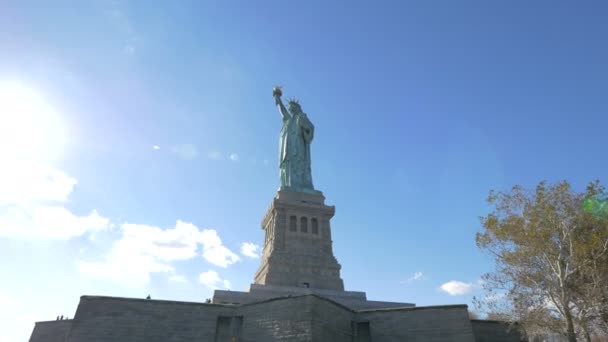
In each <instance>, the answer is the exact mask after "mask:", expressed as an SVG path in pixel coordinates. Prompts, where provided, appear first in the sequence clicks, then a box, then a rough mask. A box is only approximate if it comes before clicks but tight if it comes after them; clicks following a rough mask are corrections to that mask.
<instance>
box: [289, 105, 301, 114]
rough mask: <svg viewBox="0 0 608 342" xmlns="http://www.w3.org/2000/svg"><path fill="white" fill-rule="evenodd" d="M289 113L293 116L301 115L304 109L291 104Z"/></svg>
mask: <svg viewBox="0 0 608 342" xmlns="http://www.w3.org/2000/svg"><path fill="white" fill-rule="evenodd" d="M289 111H290V112H291V113H292V114H296V115H297V114H300V113H301V112H302V108H301V107H300V106H299V105H297V104H295V103H290V104H289Z"/></svg>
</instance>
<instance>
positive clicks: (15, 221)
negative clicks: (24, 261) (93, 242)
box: [0, 162, 110, 240]
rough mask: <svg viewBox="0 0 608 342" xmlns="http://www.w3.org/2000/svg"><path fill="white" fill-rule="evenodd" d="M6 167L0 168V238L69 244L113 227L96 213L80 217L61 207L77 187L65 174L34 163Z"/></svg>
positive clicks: (19, 163)
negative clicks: (86, 235) (56, 241)
mask: <svg viewBox="0 0 608 342" xmlns="http://www.w3.org/2000/svg"><path fill="white" fill-rule="evenodd" d="M7 164H8V165H3V166H2V167H1V168H0V189H2V191H0V208H1V209H0V236H6V237H10V238H15V239H28V240H34V239H49V240H67V239H70V238H73V237H78V236H82V235H84V234H85V233H94V232H98V231H103V230H106V229H108V228H109V227H110V226H109V220H108V219H107V218H105V217H102V216H101V215H99V213H98V212H97V211H96V210H92V211H91V212H90V213H89V214H88V215H86V216H78V215H76V214H74V213H73V212H71V211H70V210H68V209H66V208H65V207H64V206H63V205H62V202H66V201H67V200H68V196H69V195H70V193H71V192H72V190H73V188H74V186H75V185H76V183H77V181H76V179H74V178H72V177H70V176H69V175H67V174H66V173H64V172H63V171H61V170H59V169H57V168H54V167H52V166H50V165H46V164H38V163H33V162H15V163H7Z"/></svg>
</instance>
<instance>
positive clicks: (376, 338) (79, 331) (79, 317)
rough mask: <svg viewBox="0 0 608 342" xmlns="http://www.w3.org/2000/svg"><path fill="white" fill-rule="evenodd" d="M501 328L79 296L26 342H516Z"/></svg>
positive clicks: (390, 313)
mask: <svg viewBox="0 0 608 342" xmlns="http://www.w3.org/2000/svg"><path fill="white" fill-rule="evenodd" d="M473 327H475V328H473ZM499 328H502V326H500V325H496V324H493V323H492V324H486V325H484V324H483V323H481V322H478V321H473V323H471V321H470V320H469V319H468V313H467V306H466V305H449V306H436V307H419V308H412V307H402V308H384V309H367V310H353V309H351V308H349V307H346V306H344V305H342V304H340V303H338V302H335V301H333V300H331V299H328V298H325V297H321V296H318V295H316V294H308V295H302V296H293V297H280V298H272V299H268V300H263V301H259V302H254V303H248V304H242V305H225V304H206V303H189V302H175V301H164V300H146V299H129V298H115V297H93V296H83V297H81V300H80V304H79V305H78V309H77V311H76V315H75V316H74V319H73V320H70V321H57V322H39V323H37V324H36V327H35V329H34V331H33V333H32V338H31V339H30V342H49V341H50V342H115V341H121V342H161V341H162V342H164V341H171V342H195V341H196V342H199V341H214V342H234V341H238V342H258V341H264V342H265V341H288V342H317V341H318V342H327V341H337V342H352V341H356V342H372V341H373V342H393V341H394V342H397V341H424V342H443V341H446V342H447V341H449V342H482V341H498V342H502V341H504V342H516V341H520V340H519V339H517V336H516V335H512V334H505V332H504V330H500V329H499ZM475 332H476V333H477V334H478V336H475ZM476 337H477V338H476Z"/></svg>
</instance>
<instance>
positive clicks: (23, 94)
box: [0, 82, 65, 163]
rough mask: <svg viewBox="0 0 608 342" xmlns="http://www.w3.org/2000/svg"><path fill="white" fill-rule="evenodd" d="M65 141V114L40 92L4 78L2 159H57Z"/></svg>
mask: <svg viewBox="0 0 608 342" xmlns="http://www.w3.org/2000/svg"><path fill="white" fill-rule="evenodd" d="M64 144H65V132H64V127H63V125H62V122H61V118H60V117H59V115H58V114H57V113H56V112H55V111H54V110H53V108H51V106H50V105H48V103H46V102H45V100H44V99H43V97H42V96H41V95H40V94H39V93H37V92H36V91H35V90H34V89H31V88H28V87H26V86H24V85H22V84H20V83H17V82H0V158H1V159H0V162H2V163H5V162H14V161H48V160H53V159H55V158H57V157H58V156H59V153H60V152H61V149H62V146H63V145H64Z"/></svg>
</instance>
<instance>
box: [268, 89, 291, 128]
mask: <svg viewBox="0 0 608 342" xmlns="http://www.w3.org/2000/svg"><path fill="white" fill-rule="evenodd" d="M281 95H283V92H282V91H281V86H276V87H274V88H273V89H272V96H273V97H274V103H275V104H276V105H277V106H278V107H279V113H281V118H282V119H283V121H285V120H288V119H289V118H291V114H290V113H289V111H288V110H287V108H285V105H283V101H281Z"/></svg>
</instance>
